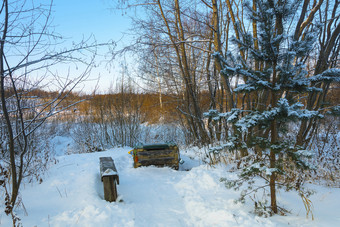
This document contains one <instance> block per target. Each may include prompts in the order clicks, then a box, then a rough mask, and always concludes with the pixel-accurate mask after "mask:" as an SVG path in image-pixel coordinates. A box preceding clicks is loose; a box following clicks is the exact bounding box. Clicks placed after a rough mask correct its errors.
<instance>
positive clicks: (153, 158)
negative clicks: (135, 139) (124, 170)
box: [132, 143, 180, 170]
mask: <svg viewBox="0 0 340 227" xmlns="http://www.w3.org/2000/svg"><path fill="white" fill-rule="evenodd" d="M132 155H133V160H134V167H135V168H137V167H140V166H150V165H154V166H159V167H163V166H169V167H171V168H174V169H176V170H178V169H179V160H180V156H179V150H178V147H177V145H176V144H174V143H165V144H140V145H137V146H135V147H134V149H133V153H132Z"/></svg>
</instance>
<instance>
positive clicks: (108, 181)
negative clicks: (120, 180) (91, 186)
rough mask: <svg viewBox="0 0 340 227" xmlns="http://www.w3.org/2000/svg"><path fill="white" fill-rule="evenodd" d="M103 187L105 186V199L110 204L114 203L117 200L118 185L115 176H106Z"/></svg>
mask: <svg viewBox="0 0 340 227" xmlns="http://www.w3.org/2000/svg"><path fill="white" fill-rule="evenodd" d="M102 179H103V186H104V199H105V200H106V201H109V202H114V201H116V200H117V197H118V195H117V184H116V180H115V179H114V177H113V176H104V177H102Z"/></svg>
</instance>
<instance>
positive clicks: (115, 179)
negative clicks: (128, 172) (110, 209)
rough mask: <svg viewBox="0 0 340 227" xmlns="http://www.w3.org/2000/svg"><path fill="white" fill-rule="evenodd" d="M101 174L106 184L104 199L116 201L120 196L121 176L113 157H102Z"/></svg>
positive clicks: (104, 184) (100, 159)
mask: <svg viewBox="0 0 340 227" xmlns="http://www.w3.org/2000/svg"><path fill="white" fill-rule="evenodd" d="M99 161H100V176H101V180H102V182H103V186H104V199H105V200H106V201H109V202H113V201H116V199H117V197H118V193H117V184H119V176H118V172H117V169H116V166H115V164H114V162H113V159H112V158H111V157H100V158H99Z"/></svg>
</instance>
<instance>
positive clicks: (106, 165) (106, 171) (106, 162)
mask: <svg viewBox="0 0 340 227" xmlns="http://www.w3.org/2000/svg"><path fill="white" fill-rule="evenodd" d="M99 161H100V175H101V178H102V179H101V180H102V181H103V176H109V175H112V176H113V177H114V179H115V180H116V181H117V184H119V176H118V171H117V169H116V166H115V164H114V161H113V159H112V158H111V157H100V158H99Z"/></svg>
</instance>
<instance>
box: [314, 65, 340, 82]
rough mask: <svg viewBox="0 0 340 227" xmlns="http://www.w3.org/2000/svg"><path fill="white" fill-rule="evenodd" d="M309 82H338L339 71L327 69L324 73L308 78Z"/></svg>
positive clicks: (339, 79)
mask: <svg viewBox="0 0 340 227" xmlns="http://www.w3.org/2000/svg"><path fill="white" fill-rule="evenodd" d="M309 80H310V81H311V82H319V81H324V82H329V83H331V82H340V69H337V68H331V69H327V70H326V71H324V72H322V73H320V74H318V75H315V76H312V77H310V78H309Z"/></svg>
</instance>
